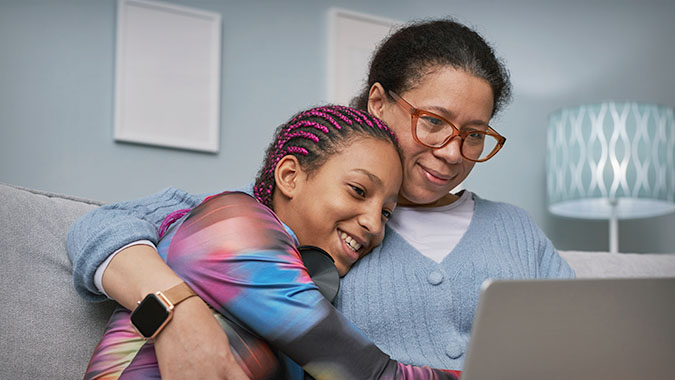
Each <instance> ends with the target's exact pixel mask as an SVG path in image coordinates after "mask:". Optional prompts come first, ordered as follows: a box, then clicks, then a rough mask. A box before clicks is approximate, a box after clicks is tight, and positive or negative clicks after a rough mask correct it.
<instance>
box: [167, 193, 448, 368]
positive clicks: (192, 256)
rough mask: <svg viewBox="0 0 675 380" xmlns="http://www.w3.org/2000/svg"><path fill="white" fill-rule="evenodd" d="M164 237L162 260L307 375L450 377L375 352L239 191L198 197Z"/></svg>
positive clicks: (280, 233) (268, 218)
mask: <svg viewBox="0 0 675 380" xmlns="http://www.w3.org/2000/svg"><path fill="white" fill-rule="evenodd" d="M169 237H170V239H171V241H170V244H168V245H163V248H161V249H165V248H164V247H168V248H167V249H168V252H167V254H166V258H167V263H168V264H169V265H170V266H171V267H172V269H174V270H175V271H176V273H178V274H179V275H180V277H181V278H183V279H184V280H185V281H186V282H187V283H188V284H189V285H190V286H191V287H192V288H193V289H194V290H195V292H197V294H199V295H200V297H202V298H203V299H204V300H205V301H207V303H208V304H210V305H211V306H212V307H214V309H216V310H217V311H218V312H220V313H221V314H223V315H225V316H228V317H230V318H231V319H234V320H235V321H237V322H238V323H241V324H244V325H246V326H247V327H248V328H250V329H251V330H252V331H254V332H255V333H257V334H259V335H260V336H261V337H262V338H263V339H264V340H266V341H267V342H269V343H270V344H272V345H273V346H274V347H276V348H277V349H279V350H280V351H281V352H283V353H284V354H286V355H287V356H288V357H290V358H291V359H293V360H294V361H295V362H296V363H298V364H299V365H301V366H302V367H303V368H304V369H305V371H307V372H308V373H309V374H310V375H312V376H313V377H314V378H317V379H332V380H333V379H421V380H424V379H455V377H454V376H453V375H451V374H448V373H444V372H441V371H437V370H432V369H430V368H421V367H413V366H406V365H402V364H401V363H398V362H396V361H394V360H391V359H390V358H389V356H387V355H386V354H384V353H383V352H382V351H380V350H379V349H378V348H377V347H376V346H375V345H374V344H373V343H372V342H371V341H370V340H368V338H367V337H365V335H363V333H362V332H360V331H359V330H358V329H357V328H356V327H355V326H353V325H352V324H351V323H350V322H349V321H347V319H346V318H344V316H342V314H340V313H339V312H338V311H337V310H336V309H335V308H333V306H332V305H331V304H330V303H329V302H328V301H327V300H326V299H325V298H324V297H323V296H322V295H321V293H320V292H319V290H318V288H317V287H316V285H314V283H312V282H311V279H310V277H309V274H308V273H307V270H306V268H305V267H304V265H303V263H302V260H301V258H300V255H299V254H298V252H297V250H296V249H295V243H294V242H293V241H292V239H291V237H290V236H288V234H286V232H285V230H284V227H283V225H282V224H281V223H280V222H279V221H278V219H276V216H275V215H274V214H273V213H272V212H271V211H270V210H269V209H267V208H266V207H264V206H262V205H260V204H259V203H258V202H256V201H255V200H254V199H253V198H251V197H249V196H247V195H244V194H235V193H231V194H225V195H223V196H218V197H215V198H212V199H210V200H208V201H206V202H204V203H203V204H202V205H200V206H198V207H197V208H195V209H194V210H192V212H191V213H190V215H189V216H188V217H187V218H186V219H185V220H184V221H183V222H182V224H180V225H177V226H175V229H174V230H173V231H171V232H170V233H169V235H167V238H169Z"/></svg>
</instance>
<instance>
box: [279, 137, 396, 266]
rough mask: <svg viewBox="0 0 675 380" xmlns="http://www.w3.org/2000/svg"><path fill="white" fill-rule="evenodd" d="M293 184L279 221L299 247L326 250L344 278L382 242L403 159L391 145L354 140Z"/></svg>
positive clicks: (366, 138) (376, 141) (371, 139)
mask: <svg viewBox="0 0 675 380" xmlns="http://www.w3.org/2000/svg"><path fill="white" fill-rule="evenodd" d="M296 181H297V182H296V183H295V186H296V187H295V189H294V190H293V192H292V197H291V198H292V199H291V200H290V201H289V204H288V207H284V208H283V209H281V210H280V211H282V210H283V211H282V212H283V213H284V215H279V216H280V218H281V219H282V220H283V221H284V223H286V224H287V225H288V226H289V227H291V229H293V231H294V232H295V233H296V235H297V237H298V241H299V242H300V244H301V245H314V246H317V247H320V248H323V249H324V250H325V251H327V252H328V253H329V254H330V255H331V257H333V260H335V266H336V267H337V269H338V272H339V273H340V275H341V276H343V275H345V274H346V273H347V271H349V268H350V267H351V266H352V264H354V262H356V261H357V260H358V259H359V258H361V257H363V256H364V255H366V254H367V253H369V252H370V251H371V250H372V249H373V248H374V247H376V246H377V245H379V244H380V243H381V242H382V239H383V238H384V225H385V223H386V222H387V220H388V219H389V217H390V215H391V213H392V212H393V211H394V208H395V207H396V201H397V197H398V192H399V188H400V186H401V181H402V169H401V160H400V158H399V155H398V153H397V152H396V149H395V148H394V146H393V145H392V144H391V143H389V142H387V141H382V140H379V139H376V138H372V137H356V138H354V139H352V140H351V141H350V142H349V143H348V144H347V145H346V146H345V147H344V148H342V149H341V151H340V152H339V153H337V154H334V155H332V156H331V157H330V158H329V159H328V160H327V161H326V162H325V163H324V164H323V165H322V166H321V167H320V168H318V169H316V170H315V171H313V172H311V173H310V174H309V175H307V174H305V173H304V172H302V171H300V173H299V175H298V176H297V178H296ZM275 208H276V206H275Z"/></svg>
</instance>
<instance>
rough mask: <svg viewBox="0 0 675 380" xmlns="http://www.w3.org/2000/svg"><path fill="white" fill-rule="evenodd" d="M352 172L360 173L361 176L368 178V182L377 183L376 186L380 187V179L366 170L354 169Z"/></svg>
mask: <svg viewBox="0 0 675 380" xmlns="http://www.w3.org/2000/svg"><path fill="white" fill-rule="evenodd" d="M354 171H355V172H358V173H361V174H365V175H366V176H367V177H368V178H370V180H371V181H372V182H375V183H377V184H378V185H382V180H381V179H380V177H378V176H376V175H375V174H373V173H371V172H369V171H368V170H366V169H358V168H357V169H354Z"/></svg>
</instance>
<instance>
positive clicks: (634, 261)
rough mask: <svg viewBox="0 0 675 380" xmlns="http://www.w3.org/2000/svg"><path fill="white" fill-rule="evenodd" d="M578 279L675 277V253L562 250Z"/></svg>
mask: <svg viewBox="0 0 675 380" xmlns="http://www.w3.org/2000/svg"><path fill="white" fill-rule="evenodd" d="M560 256H562V258H563V259H565V261H567V263H568V264H570V266H571V267H572V268H573V269H574V271H575V272H576V273H577V277H578V278H584V277H587V278H588V277H594V278H607V277H675V254H668V253H616V254H613V253H609V252H591V251H560Z"/></svg>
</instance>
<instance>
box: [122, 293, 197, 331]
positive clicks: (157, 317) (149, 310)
mask: <svg viewBox="0 0 675 380" xmlns="http://www.w3.org/2000/svg"><path fill="white" fill-rule="evenodd" d="M196 295H197V293H195V292H194V291H193V290H192V289H191V288H190V287H189V286H188V284H186V283H185V282H181V283H180V284H178V285H176V286H174V287H172V288H170V289H169V290H166V291H163V292H157V293H151V294H148V295H147V296H145V298H144V299H143V300H142V301H138V306H137V307H136V309H135V310H134V311H133V312H131V326H133V327H134V329H135V330H136V331H137V332H138V333H139V334H140V335H141V336H142V337H143V338H144V339H152V338H154V337H156V336H157V334H159V333H160V332H161V331H162V329H163V328H164V327H165V326H166V325H167V323H169V321H170V320H171V318H172V317H173V309H174V307H175V306H176V305H178V304H179V303H181V302H183V301H185V300H186V299H188V298H190V297H193V296H196Z"/></svg>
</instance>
